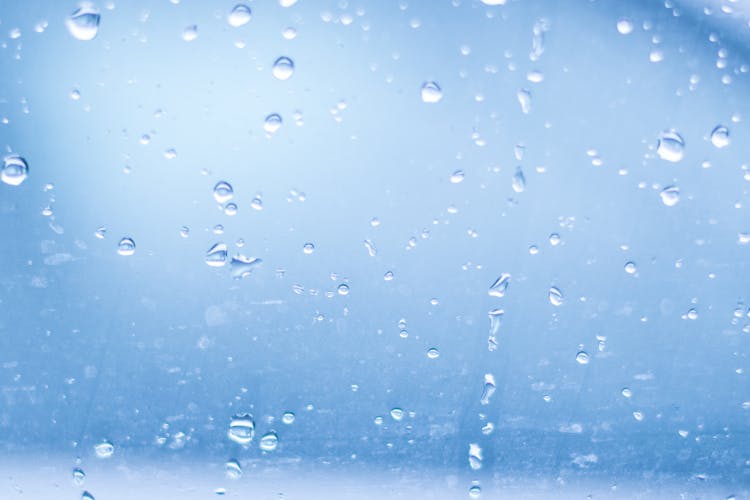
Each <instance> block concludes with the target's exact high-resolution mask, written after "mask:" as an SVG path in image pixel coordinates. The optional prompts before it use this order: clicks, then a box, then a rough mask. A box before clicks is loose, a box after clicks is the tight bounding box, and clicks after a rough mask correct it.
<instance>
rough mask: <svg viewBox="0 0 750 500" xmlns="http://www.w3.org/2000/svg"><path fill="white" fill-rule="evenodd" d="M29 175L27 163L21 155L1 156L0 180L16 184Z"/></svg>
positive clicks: (11, 184)
mask: <svg viewBox="0 0 750 500" xmlns="http://www.w3.org/2000/svg"><path fill="white" fill-rule="evenodd" d="M28 176H29V165H28V164H27V163H26V160H24V159H23V158H22V157H20V156H17V155H10V156H6V157H5V158H3V169H2V172H0V180H2V181H3V182H4V183H6V184H8V185H10V186H18V185H20V184H21V183H22V182H23V181H25V180H26V177H28Z"/></svg>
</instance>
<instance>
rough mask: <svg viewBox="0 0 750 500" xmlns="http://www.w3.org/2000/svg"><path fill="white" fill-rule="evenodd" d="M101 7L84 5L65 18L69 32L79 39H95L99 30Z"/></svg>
mask: <svg viewBox="0 0 750 500" xmlns="http://www.w3.org/2000/svg"><path fill="white" fill-rule="evenodd" d="M100 17H101V16H100V15H99V9H97V8H95V7H93V6H91V5H82V6H81V7H79V8H78V9H76V10H75V11H74V12H73V13H72V14H71V15H70V16H68V18H67V19H66V20H65V27H66V28H68V32H70V34H71V35H73V37H74V38H76V39H78V40H83V41H87V40H93V39H94V38H95V37H96V34H97V33H98V32H99V19H100Z"/></svg>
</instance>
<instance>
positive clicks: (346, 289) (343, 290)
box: [337, 283, 349, 295]
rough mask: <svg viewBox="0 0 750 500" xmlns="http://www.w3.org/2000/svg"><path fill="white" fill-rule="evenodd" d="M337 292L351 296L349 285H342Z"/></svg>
mask: <svg viewBox="0 0 750 500" xmlns="http://www.w3.org/2000/svg"><path fill="white" fill-rule="evenodd" d="M337 291H338V292H339V295H349V285H347V284H346V283H341V284H340V285H339V287H338V288H337Z"/></svg>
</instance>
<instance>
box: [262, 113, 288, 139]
mask: <svg viewBox="0 0 750 500" xmlns="http://www.w3.org/2000/svg"><path fill="white" fill-rule="evenodd" d="M282 123H283V120H282V119H281V115H278V114H276V113H274V114H271V115H268V116H266V121H265V122H264V123H263V130H265V131H266V132H267V133H269V134H275V133H276V132H278V131H279V129H280V128H281V124H282Z"/></svg>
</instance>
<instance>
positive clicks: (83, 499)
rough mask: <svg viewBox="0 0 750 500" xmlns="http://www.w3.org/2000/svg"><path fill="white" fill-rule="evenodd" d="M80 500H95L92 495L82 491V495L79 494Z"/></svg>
mask: <svg viewBox="0 0 750 500" xmlns="http://www.w3.org/2000/svg"><path fill="white" fill-rule="evenodd" d="M81 500H96V499H95V498H94V495H92V494H91V493H89V492H88V491H84V492H83V493H81Z"/></svg>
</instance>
